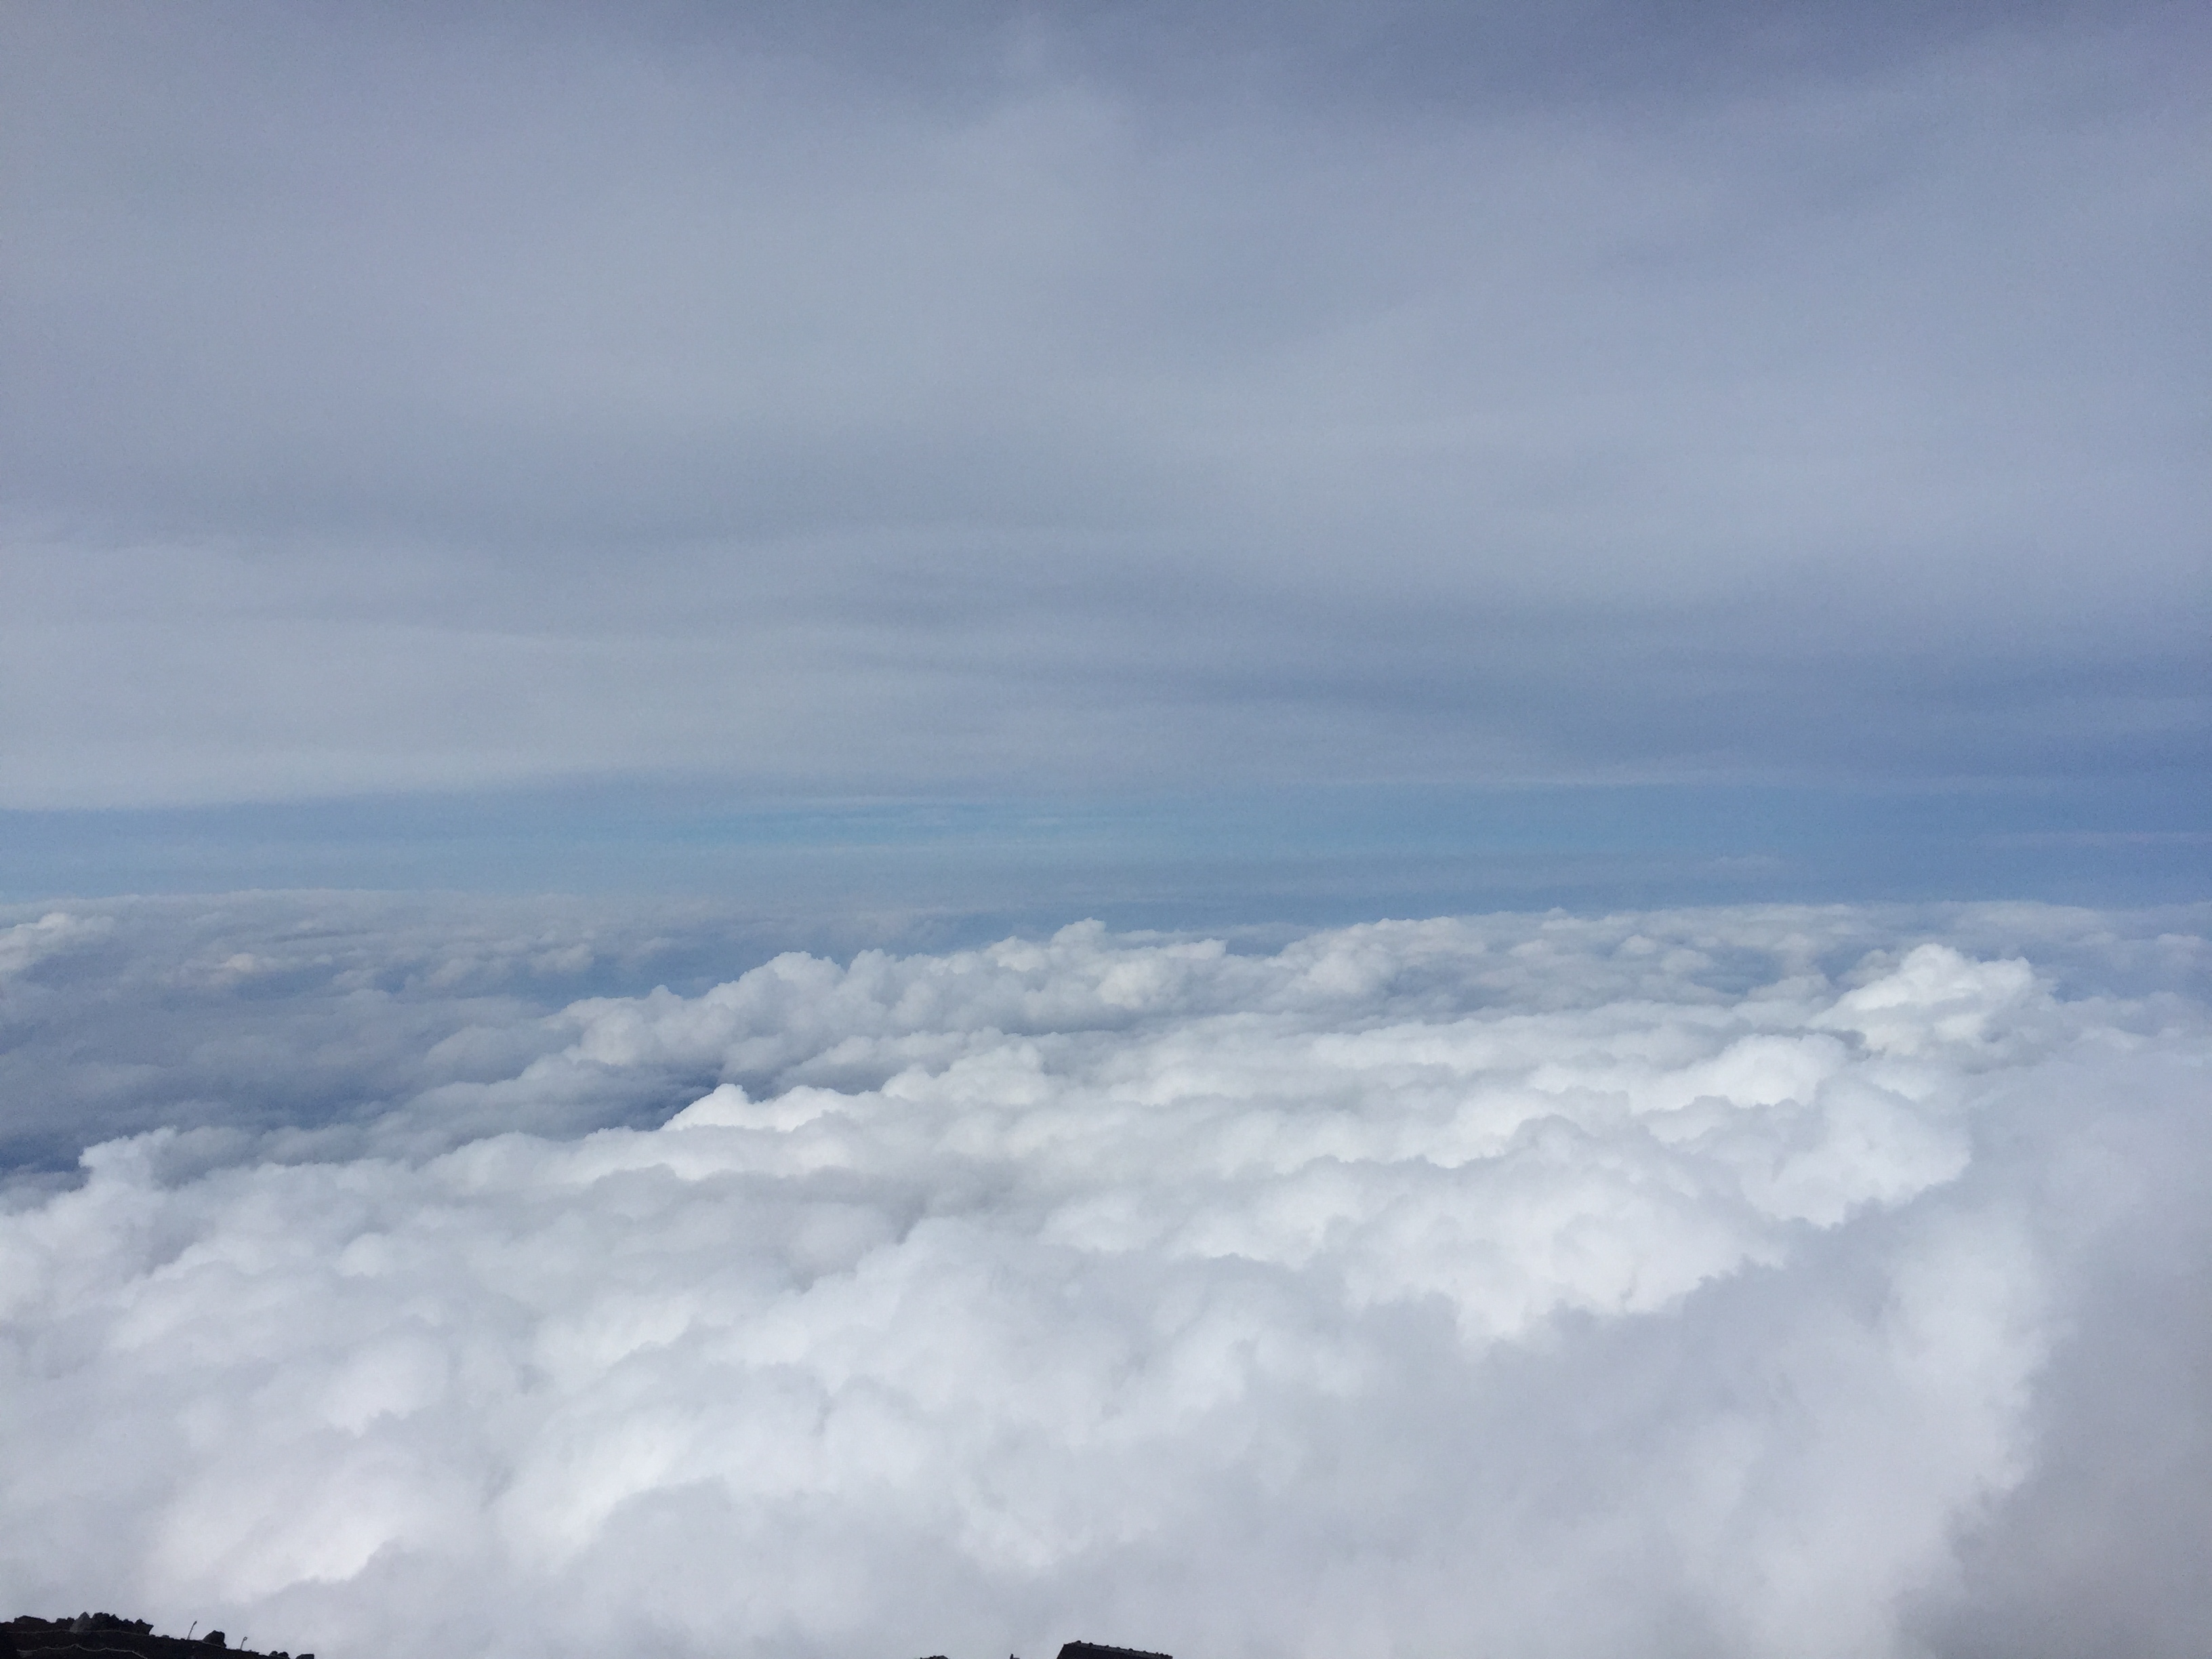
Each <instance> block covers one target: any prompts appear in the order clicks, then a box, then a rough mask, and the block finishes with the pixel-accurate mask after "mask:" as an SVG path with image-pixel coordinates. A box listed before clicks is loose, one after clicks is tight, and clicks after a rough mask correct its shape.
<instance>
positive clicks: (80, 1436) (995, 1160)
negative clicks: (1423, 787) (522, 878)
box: [0, 896, 2212, 1659]
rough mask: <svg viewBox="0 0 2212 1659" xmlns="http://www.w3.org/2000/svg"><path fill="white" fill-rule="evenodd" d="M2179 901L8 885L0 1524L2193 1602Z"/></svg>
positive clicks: (933, 1613)
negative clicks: (446, 892)
mask: <svg viewBox="0 0 2212 1659" xmlns="http://www.w3.org/2000/svg"><path fill="white" fill-rule="evenodd" d="M2208 924H2212V907H2197V908H2176V909H2168V910H2164V911H2160V912H2137V913H2130V914H2127V915H2111V914H2094V913H2089V912H2085V911H2080V910H2063V909H2057V908H2047V907H2034V906H2017V905H2015V906H1995V905H1984V906H1949V907H1941V908H1882V907H1828V908H1781V907H1766V908H1736V909H1728V910H1684V911H1674V912H1666V913H1647V914H1640V915H1616V916H1609V917H1604V918H1580V917H1574V916H1568V915H1558V914H1554V915H1525V916H1492V917H1479V918H1472V919H1453V920H1440V921H1389V922H1380V923H1376V924H1372V925H1367V926H1361V927H1346V928H1341V929H1337V930H1333V931H1327V932H1320V933H1310V934H1307V935H1304V936H1295V937H1291V936H1284V937H1269V938H1262V937H1259V936H1253V937H1250V938H1242V939H1231V940H1228V941H1224V940H1220V939H1195V938H1181V937H1170V936H1164V935H1150V934H1148V935H1116V934H1113V933H1108V932H1106V931H1105V930H1104V929H1103V928H1101V927H1098V926H1097V924H1082V925H1078V926H1075V927H1068V928H1066V929H1064V930H1062V931H1060V932H1059V933H1054V934H1052V935H1050V936H1049V937H1039V938H1030V939H1007V940H1005V941H1002V942H999V943H995V944H991V945H985V946H981V947H978V948H970V949H953V950H929V951H911V950H909V951H857V952H854V951H850V950H849V949H848V950H843V951H836V954H834V955H822V954H807V953H804V952H797V951H792V952H786V953H784V954H781V955H773V956H770V955H769V949H770V945H769V943H766V942H764V941H767V940H768V934H767V933H761V932H758V931H756V932H755V933H750V934H749V933H745V932H744V928H743V927H740V926H739V925H738V923H737V922H736V921H732V919H730V918H727V917H714V916H704V915H697V914H695V915H692V916H691V917H690V919H689V920H688V921H687V920H686V919H685V918H684V916H682V915H679V914H678V913H675V912H672V911H671V912H670V913H668V914H665V915H645V914H643V913H641V912H633V913H632V914H630V915H627V916H625V915H621V914H618V913H617V912H615V911H613V910H611V909H607V908H601V909H596V910H595V909H592V908H590V907H587V906H582V905H573V904H572V905H568V906H565V907H559V906H553V905H550V904H548V905H542V906H538V907H535V908H533V907H532V906H530V905H527V904H522V903H510V904H507V905H505V906H503V907H501V906H492V905H488V904H483V903H475V902H462V901H454V902H450V903H447V902H419V901H410V902H400V901H383V900H369V899H358V898H351V899H349V898H343V897H338V896H289V897H288V896H247V897H241V898H237V899H232V900H227V901H119V902H103V903H98V904H81V905H71V906H70V907H68V908H64V909H58V910H54V911H52V912H51V913H48V914H43V915H42V914H40V913H38V912H36V911H30V912H20V913H16V914H15V915H0V1040H4V1042H5V1045H6V1054H5V1055H4V1057H0V1085H4V1087H5V1089H6V1091H7V1093H6V1097H5V1098H4V1100H0V1114H4V1118H5V1125H6V1128H7V1130H8V1133H9V1139H8V1140H7V1141H6V1142H5V1143H4V1144H5V1145H6V1146H7V1147H8V1148H9V1160H10V1163H11V1164H12V1171H11V1172H10V1173H9V1175H8V1176H7V1178H6V1184H5V1185H4V1186H0V1195H4V1200H5V1201H4V1203H0V1446H3V1447H4V1451H5V1455H4V1458H0V1586H4V1588H5V1589H6V1592H7V1594H8V1595H9V1599H10V1600H11V1601H14V1602H16V1603H19V1604H21V1607H23V1608H25V1609H28V1610H37V1611H45V1612H48V1613H52V1612H58V1611H64V1610H65V1611H68V1612H72V1613H73V1612H75V1611H76V1610H77V1609H78V1608H79V1607H112V1608H113V1609H114V1610H116V1611H118V1612H122V1613H129V1614H135V1615H137V1616H145V1617H151V1618H154V1619H155V1620H156V1621H157V1622H159V1623H161V1624H163V1625H164V1626H165V1627H166V1626H174V1627H176V1628H177V1629H179V1630H181V1629H182V1628H183V1627H184V1626H185V1624H186V1622H187V1621H188V1620H194V1619H197V1620H199V1621H200V1623H201V1626H202V1627H203V1628H204V1627H205V1626H208V1625H210V1624H214V1625H217V1626H222V1627H223V1628H225V1629H226V1630H228V1632H229V1633H230V1635H231V1637H232V1638H233V1640H234V1641H236V1640H240V1639H246V1640H251V1641H252V1642H253V1643H254V1644H256V1645H258V1646H264V1647H272V1648H273V1647H279V1646H282V1647H286V1648H289V1649H292V1650H301V1649H309V1648H312V1649H313V1650H317V1651H318V1652H319V1653H320V1654H322V1655H323V1656H324V1659H396V1656H406V1655H414V1654H422V1655H431V1654H437V1655H444V1656H478V1655H481V1656H501V1659H504V1656H508V1655H513V1656H522V1655H526V1654H527V1655H532V1656H538V1655H545V1654H556V1655H559V1654H570V1653H574V1654H583V1653H586V1652H592V1653H604V1652H609V1651H617V1650H618V1651H623V1652H626V1653H638V1654H666V1655H671V1656H677V1655H692V1654H707V1653H715V1654H760V1655H791V1656H802V1655H804V1656H814V1655H823V1656H827V1655H854V1656H863V1655H879V1656H884V1659H895V1656H911V1655H914V1654H917V1653H937V1652H942V1653H949V1654H952V1655H955V1656H990V1659H995V1656H996V1655H998V1654H1000V1653H1002V1652H1012V1653H1017V1654H1024V1655H1029V1656H1032V1659H1034V1656H1037V1655H1041V1654H1048V1653H1049V1652H1050V1651H1051V1650H1053V1649H1054V1647H1056V1645H1057V1644H1059V1643H1060V1641H1062V1640H1066V1639H1068V1638H1077V1637H1084V1638H1091V1639H1095V1640H1103V1641H1109V1642H1121V1643H1127V1644H1134V1645H1138V1646H1142V1647H1147V1648H1155V1649H1161V1650H1169V1651H1171V1652H1173V1653H1175V1654H1176V1655H1178V1656H1182V1659H1214V1656H1220V1659H1231V1656H1236V1659H1243V1656H1250V1659H1261V1656H1277V1655H1285V1656H1287V1655H1311V1656H1316V1659H1317V1656H1322V1655H1329V1656H1339V1655H1383V1654H1402V1655H1408V1656H1413V1655H1422V1656H1426V1655H1447V1654H1452V1655H1458V1654H1466V1655H1474V1654H1492V1655H1500V1656H1504V1655H1546V1656H1599V1655H1607V1656H1611V1655H1620V1656H1629V1655H1637V1656H1650V1655H1669V1654H1682V1655H1690V1654H1696V1655H1699V1656H1715V1655H1744V1656H1753V1655H1762V1656H1763V1655H1803V1656H1827V1655H1833V1656H1839V1659H1840V1656H1854V1659H1857V1656H1885V1655H1900V1656H1902V1655H1917V1654H1943V1655H1960V1656H1965V1655H1992V1656H1994V1655H1997V1654H2006V1655H2029V1654H2039V1653H2049V1654H2052V1655H2058V1654H2078V1653H2082V1652H2088V1651H2096V1652H2100V1653H2104V1654H2115V1655H2117V1654H2129V1653H2133V1654H2145V1655H2164V1654H2182V1653H2191V1654H2198V1655H2201V1653H2202V1652H2203V1650H2204V1649H2205V1647H2206V1645H2207V1644H2208V1643H2212V1595H2208V1593H2207V1592H2206V1590H2205V1589H2204V1587H2203V1577H2202V1574H2201V1571H2200V1567H2201V1560H2200V1558H2201V1552H2202V1546H2203V1540H2204V1538H2205V1537H2206V1536H2207V1535H2208V1527H2212V1429H2208V1424H2212V1273H2208V1271H2207V1270H2208V1269H2212V1205H2208V1203H2207V1200H2208V1199H2212V1121H2208V1101H2207V1088H2206V1085H2207V1071H2206V1064H2207V1060H2208V1057H2212V996H2208V994H2207V987H2208V982H2212V945H2208V943H2207V938H2206V935H2207V933H2208V932H2212V927H2208ZM687 929H688V930H689V931H688V932H687ZM718 951H719V952H720V955H719V956H718V954H717V953H718ZM763 957H766V958H767V959H765V960H763V959H762V958H763ZM717 962H723V963H739V962H750V963H757V965H753V966H750V967H749V968H748V969H747V970H745V971H743V972H742V973H733V976H730V977H726V978H723V979H721V980H720V982H714V981H715V979H716V975H715V974H714V972H713V971H712V969H713V967H714V964H715V963H717ZM656 978H665V979H667V980H668V981H670V982H671V983H675V984H677V985H678V989H674V990H671V989H667V988H651V987H653V983H654V981H655V980H656ZM80 1152H81V1164H80V1165H79V1166H78V1167H77V1168H76V1169H75V1170H70V1167H69V1166H70V1163H71V1160H72V1158H76V1157H77V1155H78V1154H80Z"/></svg>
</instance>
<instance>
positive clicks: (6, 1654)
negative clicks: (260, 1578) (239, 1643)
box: [0, 1613, 315, 1659]
mask: <svg viewBox="0 0 2212 1659" xmlns="http://www.w3.org/2000/svg"><path fill="white" fill-rule="evenodd" d="M211 1650H222V1651H223V1652H225V1653H226V1654H228V1655H229V1656H232V1659H315V1656H314V1655H313V1654H312V1653H300V1654H293V1653H287V1652H285V1651H284V1650H282V1649H281V1648H279V1649H272V1650H269V1651H267V1652H260V1651H257V1650H254V1649H252V1648H234V1647H232V1646H231V1645H230V1638H228V1636H226V1635H225V1634H224V1633H223V1632H221V1631H219V1630H211V1631H207V1632H191V1633H189V1634H187V1635H184V1636H158V1635H156V1634H155V1632H154V1627H153V1626H151V1625H149V1624H148V1623H147V1622H146V1621H145V1620H143V1619H118V1618H117V1617H116V1616H115V1615H114V1614H113V1613H78V1614H77V1615H76V1617H75V1618H74V1619H40V1618H38V1617H36V1616H34V1615H33V1614H31V1613H23V1614H21V1615H19V1616H18V1617H16V1618H14V1619H10V1620H6V1621H5V1622H4V1623H0V1659H32V1656H33V1655H48V1654H51V1655H52V1656H53V1659H64V1656H66V1659H82V1656H89V1655H94V1654H109V1655H114V1656H118V1659H212V1653H211Z"/></svg>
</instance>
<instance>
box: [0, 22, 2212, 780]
mask: <svg viewBox="0 0 2212 1659" xmlns="http://www.w3.org/2000/svg"><path fill="white" fill-rule="evenodd" d="M728 10H729V9H722V8H713V9H691V8H686V7H682V6H674V5H669V6H653V7H624V8H620V9H616V8H581V7H580V8H567V7H558V6H549V7H532V8H528V9H504V8H495V7H487V8H447V7H439V8H417V7H410V6H380V7H374V8H353V9H331V8H306V9H302V8H296V7H285V6H276V5H262V6H254V5H241V6H233V7H226V8H224V9H222V11H221V12H220V13H217V12H211V11H207V10H204V9H179V8H169V7H155V6H131V5H102V6H99V7H86V6H81V5H75V4H64V3H26V4H18V5H14V6H11V7H9V9H8V10H7V12H6V15H5V21H4V24H0V27H4V30H5V38H4V44H0V108H4V118H5V120H6V122H7V128H6V133H5V149H6V154H7V163H6V165H7V167H8V174H7V185H6V194H5V198H4V204H0V216H4V217H3V218H0V245H4V246H6V248H7V250H8V252H7V256H6V264H5V267H4V276H0V281H4V283H5V294H4V298H5V305H4V314H5V323H4V330H5V332H4V336H0V353H4V357H0V512H4V515H5V516H4V523H0V533H3V534H4V536H5V538H6V543H5V556H4V559H0V629H3V630H4V639H0V645H4V649H0V706H4V708H5V710H6V717H5V720H4V721H0V802H4V803H5V804H6V805H14V806H32V807H52V806H97V805H143V804H148V803H155V802H188V801H223V800H234V799H276V798H301V797H309V796H316V795H323V794H347V793H360V792H364V791H377V790H385V789H395V788H416V787H428V788H474V787H483V786H485V785H496V784H501V783H514V784H523V783H532V782H536V781H545V780H549V779H556V778H576V777H585V778H591V777H605V776H606V775H611V774H621V773H638V772H652V773H659V774H676V775H687V776H702V775H703V776H712V777H719V778H723V779H732V780H737V781H741V782H743V783H744V785H745V786H746V787H748V788H750V789H753V790H756V791H759V792H766V793H781V794H784V795H802V796H803V795H806V794H809V793H824V792H827V793H841V792H842V793H853V792H860V793H868V792H878V793H884V792H888V793H909V794H911V793H931V792H944V791H961V790H966V791H970V792H975V791H981V792H985V793H989V792H993V791H1005V790H1010V789H1032V790H1038V789H1042V790H1054V789H1066V788H1099V787H1103V788H1107V789H1113V788H1117V787H1127V786H1132V785H1142V786H1144V787H1185V786H1188V785H1189V784H1191V783H1193V782H1194V781H1202V782H1206V783H1209V784H1212V783H1219V782H1222V781H1240V780H1241V781H1248V782H1255V783H1264V782H1274V783H1279V782H1284V781H1293V782H1295V781H1301V780H1310V779H1313V778H1317V777H1327V778H1332V779H1342V778H1346V777H1354V778H1357V777H1376V778H1385V777H1387V778H1393V779H1399V780H1449V781H1474V782H1480V781H1494V780H1498V779H1509V778H1511V779H1528V778H1544V779H1588V778H1613V779H1632V778H1649V777H1722V778H1736V779H1741V778H1767V779H1773V778H1780V777H1790V778H1799V779H1804V778H1817V779H1828V780H1834V779H1863V778H1869V777H1886V778H1912V779H1923V780H1926V779H1938V780H1941V779H1954V778H1957V777H1960V776H1968V775H1971V776H1976V777H1993V776H1994V777H2013V778H2018V777H2042V778H2058V777H2081V776H2084V775H2112V776H2121V775H2125V776H2129V777H2133V778H2137V779H2142V778H2157V777H2177V776H2181V775H2186V772H2187V770H2188V769H2189V768H2190V767H2191V766H2192V765H2194V764H2197V763H2201V760H2202V757H2203V735H2204V732H2205V726H2206V722H2205V702H2204V694H2203V672H2202V670H2203V662H2202V654H2201V651H2202V640H2203V636H2204V630H2205V626H2206V620H2207V619H2206V615H2205V610H2204V604H2203V599H2204V585H2203V569H2202V557H2203V538H2204V532H2205V529H2206V526H2207V522H2208V514H2207V513H2206V507H2207V501H2206V489H2205V483H2204V479H2205V474H2204V471H2203V466H2202V465H2201V458H2202V455H2203V452H2204V447H2205V441H2206V438H2207V434H2206V432H2205V429H2204V423H2203V399H2202V396H2201V389H2202V387H2203V384H2204V383H2205V380H2206V377H2207V374H2208V372H2212V364H2208V362H2207V361H2206V355H2207V354H2206V350H2205V346H2206V337H2205V331H2204V329H2203V305H2202V300H2203V286H2202V278H2203V270H2204V269H2205V265H2206V262H2207V254H2208V247H2207V237H2206V234H2205V232H2206V226H2207V216H2206V206H2207V184H2206V180H2207V179H2208V178H2212V173H2208V171H2207V169H2206V167H2205V166H2204V161H2205V155H2206V145H2205V138H2206V136H2207V135H2206V120H2207V117H2206V113H2205V105H2204V100H2203V97H2202V95H2201V94H2202V88H2203V84H2204V82H2205V76H2206V72H2207V70H2208V67H2212V66H2208V64H2207V52H2206V46H2207V41H2206V36H2205V33H2204V30H2203V23H2202V20H2201V17H2200V16H2198V15H2196V14H2195V12H2194V9H2186V8H2180V7H2174V8H2163V7H2159V6H2142V7H2135V6H2114V5H2101V6H2097V7H2092V8H2083V9H2080V10H2078V11H2075V10H2069V9H2065V8H2062V7H2051V8H2032V7H2031V8H2020V7H2006V8H1996V7H1990V8H1977V7H1941V8H1904V7H1898V8H1883V7H1867V6H1851V7H1838V8H1832V9H1829V8H1821V7H1814V6H1784V7H1757V8H1744V9H1741V10H1740V11H1739V10H1735V9H1730V8H1728V7H1711V8H1697V9H1692V13H1691V15H1690V16H1689V17H1688V19H1687V20H1685V19H1684V18H1681V17H1678V16H1674V15H1666V16H1662V15H1660V9H1656V8H1645V7H1639V6H1636V5H1632V4H1627V3H1618V4H1610V5H1591V6H1586V7H1569V8H1543V9H1538V10H1539V11H1540V12H1541V17H1542V20H1543V21H1534V22H1532V21H1527V19H1526V18H1525V17H1524V16H1523V15H1522V14H1523V13H1524V12H1527V11H1528V10H1529V9H1525V8H1516V9H1501V10H1499V11H1498V12H1496V13H1494V14H1493V13H1492V12H1489V11H1486V10H1485V9H1480V8H1462V7H1443V8H1424V7H1419V6H1407V7H1397V8H1391V7H1372V8H1370V7H1362V8H1358V9H1357V13H1356V17H1357V21H1351V20H1352V17H1353V16H1354V14H1352V13H1346V12H1345V11H1343V10H1342V9H1332V10H1328V11H1316V10H1311V9H1304V8H1297V7H1279V6H1267V7H1250V8H1243V7H1238V6H1235V5H1228V4H1223V5H1208V6H1206V7H1205V8H1202V9H1189V8H1181V7H1172V8H1171V7H1146V6H1127V7H1101V8H1066V9H1059V10H1054V11H1019V10H1015V9H1006V8H995V7H986V6H977V7H936V6H933V7H928V8H922V9H914V10H913V11H912V12H910V13H906V12H901V11H900V10H898V9H888V8H866V7H857V6H854V7H839V6H828V7H808V8H793V9H791V10H790V11H789V12H788V13H784V12H780V11H778V10H777V9H774V8H767V7H762V8H738V9H735V11H736V12H737V13H738V16H737V17H736V18H734V19H733V18H732V17H731V16H730V15H726V13H727V11H728ZM925 20H926V21H925Z"/></svg>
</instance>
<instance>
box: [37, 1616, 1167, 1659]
mask: <svg viewBox="0 0 2212 1659" xmlns="http://www.w3.org/2000/svg"><path fill="white" fill-rule="evenodd" d="M218 1653H220V1654H226V1655H230V1656H234V1659H315V1656H314V1655H313V1654H312V1653H301V1654H296V1655H295V1654H289V1653H286V1652H284V1651H283V1650H281V1649H277V1650H270V1651H269V1652H267V1653H261V1652H257V1651H256V1650H253V1649H252V1648H234V1647H232V1646H231V1645H230V1642H229V1638H228V1637H227V1636H225V1635H224V1633H223V1632H221V1631H219V1630H211V1631H210V1632H207V1633H206V1634H205V1635H204V1636H203V1635H200V1634H199V1633H197V1632H192V1633H191V1634H189V1635H185V1636H159V1635H156V1634H155V1632H154V1627H153V1626H151V1625H149V1624H148V1623H147V1622H146V1621H145V1620H143V1619H118V1618H117V1617H116V1616H115V1615H114V1614H113V1613H79V1614H77V1615H76V1618H74V1619H40V1618H36V1617H34V1616H33V1615H32V1614H30V1613H23V1614H21V1615H19V1616H18V1617H16V1618H14V1619H10V1620H8V1621H7V1622H6V1623H4V1624H0V1659H29V1656H31V1655H33V1654H52V1655H53V1656H55V1659H60V1656H62V1655H64V1654H68V1655H71V1656H75V1655H79V1654H84V1655H91V1654H115V1655H120V1656H125V1659H215V1656H216V1654H218ZM937 1659H942V1656H937ZM1059 1659H1169V1656H1168V1655H1166V1654H1164V1653H1147V1652H1146V1651H1144V1650H1142V1649H1139V1648H1109V1647H1103V1646H1101V1645H1100V1644H1097V1643H1096V1642H1070V1643H1068V1644H1066V1646H1064V1647H1062V1648H1061V1649H1060V1655H1059Z"/></svg>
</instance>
